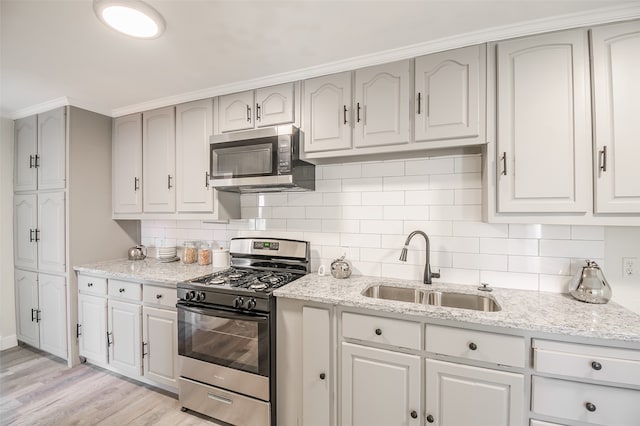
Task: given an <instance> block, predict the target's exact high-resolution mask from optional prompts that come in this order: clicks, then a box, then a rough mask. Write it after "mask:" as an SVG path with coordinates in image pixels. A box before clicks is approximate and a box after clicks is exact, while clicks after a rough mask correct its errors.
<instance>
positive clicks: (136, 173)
mask: <svg viewBox="0 0 640 426" xmlns="http://www.w3.org/2000/svg"><path fill="white" fill-rule="evenodd" d="M112 143H113V189H112V191H113V212H114V214H117V213H142V186H141V185H142V182H141V178H142V114H131V115H127V116H124V117H118V118H116V119H114V120H113V142H112Z"/></svg>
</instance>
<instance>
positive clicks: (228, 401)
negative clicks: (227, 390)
mask: <svg viewBox="0 0 640 426" xmlns="http://www.w3.org/2000/svg"><path fill="white" fill-rule="evenodd" d="M207 396H208V397H209V398H210V399H213V400H214V401H218V402H222V403H223V404H229V405H231V404H233V399H229V398H225V397H224V396H219V395H214V394H212V393H207Z"/></svg>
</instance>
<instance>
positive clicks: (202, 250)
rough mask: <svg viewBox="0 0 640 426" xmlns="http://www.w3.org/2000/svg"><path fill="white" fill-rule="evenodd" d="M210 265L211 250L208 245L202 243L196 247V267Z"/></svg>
mask: <svg viewBox="0 0 640 426" xmlns="http://www.w3.org/2000/svg"><path fill="white" fill-rule="evenodd" d="M210 264H211V248H210V247H209V244H207V243H205V242H203V243H201V244H200V247H198V265H210Z"/></svg>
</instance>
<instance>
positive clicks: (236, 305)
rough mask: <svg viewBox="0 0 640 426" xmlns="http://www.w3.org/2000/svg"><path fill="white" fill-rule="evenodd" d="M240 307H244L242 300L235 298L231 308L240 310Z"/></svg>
mask: <svg viewBox="0 0 640 426" xmlns="http://www.w3.org/2000/svg"><path fill="white" fill-rule="evenodd" d="M242 305H244V299H243V298H242V297H240V296H238V297H236V298H235V299H233V307H234V308H236V309H237V308H241V307H242Z"/></svg>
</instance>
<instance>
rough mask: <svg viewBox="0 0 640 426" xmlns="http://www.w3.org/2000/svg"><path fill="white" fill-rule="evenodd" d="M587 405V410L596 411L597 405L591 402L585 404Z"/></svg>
mask: <svg viewBox="0 0 640 426" xmlns="http://www.w3.org/2000/svg"><path fill="white" fill-rule="evenodd" d="M584 406H585V407H587V411H589V412H591V413H593V412H594V411H596V406H595V405H594V404H592V403H590V402H587V403H586V404H585V405H584Z"/></svg>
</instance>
